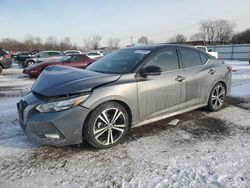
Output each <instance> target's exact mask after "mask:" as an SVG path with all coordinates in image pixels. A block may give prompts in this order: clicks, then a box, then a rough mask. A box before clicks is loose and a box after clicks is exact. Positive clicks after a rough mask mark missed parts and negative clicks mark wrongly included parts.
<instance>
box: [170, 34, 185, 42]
mask: <svg viewBox="0 0 250 188" xmlns="http://www.w3.org/2000/svg"><path fill="white" fill-rule="evenodd" d="M168 41H169V42H173V43H183V42H186V41H187V38H186V37H185V36H184V35H183V34H177V35H175V36H173V37H171V38H169V39H168Z"/></svg>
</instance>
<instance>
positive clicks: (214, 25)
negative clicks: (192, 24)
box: [200, 20, 234, 44]
mask: <svg viewBox="0 0 250 188" xmlns="http://www.w3.org/2000/svg"><path fill="white" fill-rule="evenodd" d="M233 29H234V24H233V23H231V22H229V21H227V20H216V21H212V20H206V21H201V22H200V32H201V37H202V39H203V41H204V43H205V44H206V43H208V44H212V43H220V44H224V43H228V42H229V41H230V40H231V38H232V36H233Z"/></svg>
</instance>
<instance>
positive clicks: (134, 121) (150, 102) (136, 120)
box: [17, 45, 231, 148]
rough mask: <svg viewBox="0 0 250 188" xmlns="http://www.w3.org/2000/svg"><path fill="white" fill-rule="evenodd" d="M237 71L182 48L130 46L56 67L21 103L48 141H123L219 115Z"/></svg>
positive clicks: (22, 114)
mask: <svg viewBox="0 0 250 188" xmlns="http://www.w3.org/2000/svg"><path fill="white" fill-rule="evenodd" d="M230 89H231V67H230V66H229V65H227V64H225V63H224V62H223V61H221V60H217V59H215V58H214V57H212V56H210V55H209V54H207V53H205V52H203V51H200V50H198V49H195V48H191V47H186V46H180V45H152V46H142V47H130V48H125V49H122V50H118V51H115V52H113V53H111V54H108V55H106V56H104V57H103V58H101V59H99V60H97V61H96V62H94V63H93V64H91V65H90V66H88V67H87V69H86V70H80V69H75V68H69V67H63V66H50V67H48V68H46V69H45V70H44V71H43V72H42V74H41V75H40V76H39V78H38V79H37V81H36V82H35V84H34V85H33V87H32V90H31V92H30V93H28V94H27V95H26V96H25V97H24V99H22V100H21V101H20V102H19V103H18V104H17V107H18V112H19V119H20V125H21V127H22V129H23V130H24V132H25V133H26V134H27V136H28V137H29V138H30V139H31V140H33V141H35V142H38V143H40V144H45V145H55V146H65V145H72V144H79V143H81V142H82V141H83V140H86V141H87V142H88V143H89V144H91V145H92V146H94V147H96V148H108V147H111V146H113V145H115V144H117V143H118V142H119V141H120V140H121V139H122V138H123V137H124V135H125V134H126V132H127V131H128V129H130V128H131V127H134V126H139V125H143V124H147V123H151V122H154V121H158V120H161V119H163V118H167V117H170V116H173V115H176V114H180V113H184V112H187V111H190V110H193V109H197V108H201V107H207V109H209V110H211V111H217V110H219V109H220V108H221V107H222V105H223V102H224V99H225V97H226V95H227V94H228V93H229V92H230Z"/></svg>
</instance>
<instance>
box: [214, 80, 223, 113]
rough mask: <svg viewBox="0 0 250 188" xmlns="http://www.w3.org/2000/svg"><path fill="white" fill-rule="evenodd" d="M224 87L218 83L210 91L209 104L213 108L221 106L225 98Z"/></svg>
mask: <svg viewBox="0 0 250 188" xmlns="http://www.w3.org/2000/svg"><path fill="white" fill-rule="evenodd" d="M225 94H226V92H225V89H224V87H223V86H222V85H221V84H218V85H217V86H216V87H215V88H214V89H213V91H212V95H211V104H212V106H213V108H214V109H215V110H217V109H219V108H221V106H222V105H223V102H224V99H225Z"/></svg>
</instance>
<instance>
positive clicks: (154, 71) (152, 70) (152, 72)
mask: <svg viewBox="0 0 250 188" xmlns="http://www.w3.org/2000/svg"><path fill="white" fill-rule="evenodd" d="M161 72H162V69H161V68H160V67H157V66H154V65H150V66H147V67H145V68H142V69H141V70H140V74H141V76H143V77H147V76H157V75H160V74H161Z"/></svg>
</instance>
